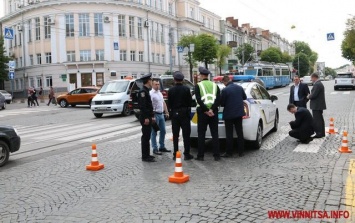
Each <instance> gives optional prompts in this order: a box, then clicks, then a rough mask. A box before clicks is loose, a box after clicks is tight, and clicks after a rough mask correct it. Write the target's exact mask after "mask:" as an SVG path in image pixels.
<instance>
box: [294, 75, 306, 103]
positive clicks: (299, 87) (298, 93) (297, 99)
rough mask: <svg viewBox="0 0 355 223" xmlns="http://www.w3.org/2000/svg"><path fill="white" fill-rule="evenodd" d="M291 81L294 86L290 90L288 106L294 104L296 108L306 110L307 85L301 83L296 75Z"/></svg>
mask: <svg viewBox="0 0 355 223" xmlns="http://www.w3.org/2000/svg"><path fill="white" fill-rule="evenodd" d="M293 81H294V83H295V84H294V85H292V86H291V88H290V99H289V104H294V105H296V107H303V108H307V102H308V98H307V95H308V94H309V88H308V85H307V84H304V83H302V82H301V81H300V78H299V76H297V75H296V76H294V78H293Z"/></svg>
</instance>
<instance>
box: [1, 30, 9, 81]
mask: <svg viewBox="0 0 355 223" xmlns="http://www.w3.org/2000/svg"><path fill="white" fill-rule="evenodd" d="M5 53H6V50H5V46H4V37H3V36H0V88H4V81H6V80H8V73H9V71H8V70H7V68H8V66H7V65H6V64H7V63H8V62H9V60H10V58H9V57H7V56H6V55H5Z"/></svg>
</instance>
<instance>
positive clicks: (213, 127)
mask: <svg viewBox="0 0 355 223" xmlns="http://www.w3.org/2000/svg"><path fill="white" fill-rule="evenodd" d="M209 126H210V132H211V136H212V144H213V156H220V151H219V137H218V116H217V115H215V116H213V117H210V120H209Z"/></svg>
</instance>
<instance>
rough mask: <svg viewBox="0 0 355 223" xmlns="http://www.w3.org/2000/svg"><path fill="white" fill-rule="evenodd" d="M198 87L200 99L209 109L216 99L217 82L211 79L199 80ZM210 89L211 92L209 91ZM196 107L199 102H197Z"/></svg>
mask: <svg viewBox="0 0 355 223" xmlns="http://www.w3.org/2000/svg"><path fill="white" fill-rule="evenodd" d="M198 86H199V88H200V94H201V100H202V102H203V103H204V104H205V105H206V107H207V108H208V109H210V108H211V107H212V105H213V103H214V101H215V100H216V95H217V84H215V83H213V82H212V81H201V82H200V83H198ZM211 91H212V92H211ZM197 107H199V104H198V103H197Z"/></svg>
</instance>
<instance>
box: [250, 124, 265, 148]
mask: <svg viewBox="0 0 355 223" xmlns="http://www.w3.org/2000/svg"><path fill="white" fill-rule="evenodd" d="M262 142H263V126H262V125H261V123H260V122H259V125H258V128H257V131H256V139H255V141H252V147H253V148H254V149H260V147H261V144H262Z"/></svg>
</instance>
